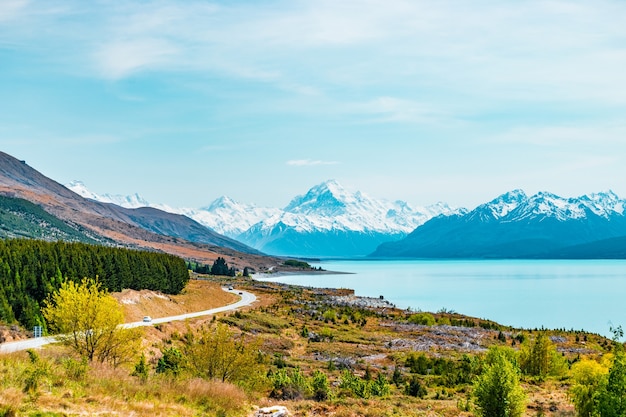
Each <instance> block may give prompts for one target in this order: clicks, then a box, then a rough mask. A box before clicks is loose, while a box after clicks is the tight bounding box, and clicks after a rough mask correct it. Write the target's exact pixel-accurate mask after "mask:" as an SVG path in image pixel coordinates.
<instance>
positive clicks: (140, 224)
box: [0, 152, 275, 268]
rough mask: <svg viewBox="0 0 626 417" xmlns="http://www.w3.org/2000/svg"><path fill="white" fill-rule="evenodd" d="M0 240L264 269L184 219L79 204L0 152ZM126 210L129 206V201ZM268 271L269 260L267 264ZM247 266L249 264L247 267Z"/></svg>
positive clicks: (258, 259)
mask: <svg viewBox="0 0 626 417" xmlns="http://www.w3.org/2000/svg"><path fill="white" fill-rule="evenodd" d="M0 197H1V198H0V222H1V223H0V237H26V238H36V239H44V240H59V239H62V240H70V241H84V242H91V243H103V244H112V245H121V246H126V247H138V248H144V249H151V250H160V251H164V252H168V253H173V254H175V255H179V256H181V257H184V258H186V259H196V260H199V261H206V262H209V261H211V260H212V259H215V258H217V256H218V255H219V256H227V259H228V261H229V264H230V265H232V266H235V267H241V268H243V267H244V266H248V265H251V264H252V263H251V261H252V260H254V261H255V262H254V264H255V265H257V266H258V265H262V264H264V263H265V260H264V259H265V258H266V257H262V256H261V253H260V252H259V251H257V250H255V249H253V248H251V247H249V246H247V245H245V244H243V243H241V242H239V241H237V240H235V239H232V238H229V237H226V236H223V235H221V234H219V233H216V232H214V231H213V230H210V229H208V228H207V227H205V226H203V225H201V224H199V223H198V222H196V221H194V220H192V219H190V218H189V217H186V216H183V215H180V214H174V213H170V212H166V211H163V210H159V209H156V208H152V207H140V208H125V207H121V206H119V205H116V204H112V203H110V202H107V203H103V202H98V201H95V200H94V199H87V198H83V197H82V196H80V195H78V194H77V193H75V192H73V191H71V190H69V189H68V188H66V187H64V186H62V185H61V184H59V183H57V182H55V181H54V180H52V179H50V178H48V177H46V176H44V175H42V174H41V173H39V172H38V171H37V170H35V169H33V168H31V167H30V166H28V165H27V164H26V162H24V161H20V160H18V159H16V158H14V157H12V156H10V155H8V154H6V153H3V152H0ZM127 203H128V204H130V203H131V201H130V200H129V201H128V202H127ZM267 260H268V264H269V265H274V264H275V262H274V260H271V259H269V258H267ZM249 261H250V262H249Z"/></svg>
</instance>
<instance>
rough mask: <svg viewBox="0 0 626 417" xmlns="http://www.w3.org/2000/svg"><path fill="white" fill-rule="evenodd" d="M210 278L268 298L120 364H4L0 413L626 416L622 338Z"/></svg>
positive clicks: (31, 360)
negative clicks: (278, 410)
mask: <svg viewBox="0 0 626 417" xmlns="http://www.w3.org/2000/svg"><path fill="white" fill-rule="evenodd" d="M210 279H212V280H215V281H217V282H219V283H221V284H223V285H225V284H227V283H228V284H235V285H236V286H238V287H243V286H248V287H249V289H250V290H251V291H254V292H255V293H256V294H257V295H260V296H261V298H262V299H263V300H264V301H263V303H262V305H260V306H258V307H257V308H255V309H252V310H248V311H244V312H242V311H238V312H235V313H232V314H229V315H223V316H221V317H219V318H218V317H213V318H208V319H205V320H197V321H193V322H188V323H186V324H180V323H179V324H176V323H173V324H168V325H155V326H151V327H149V328H148V329H147V332H146V334H144V335H143V344H142V345H141V347H137V348H136V349H133V352H134V355H131V356H128V357H127V359H126V360H121V361H118V360H113V361H99V360H98V359H97V355H96V356H92V357H89V355H86V354H85V352H83V351H81V350H80V349H76V348H74V347H72V346H71V344H68V348H63V347H53V348H50V349H46V350H45V351H43V352H41V353H30V354H28V353H21V354H13V355H8V356H4V357H0V374H1V375H3V376H4V378H3V379H2V382H1V383H0V384H1V385H0V415H2V414H3V413H4V415H22V414H23V415H49V416H53V415H59V416H60V415H76V414H95V413H100V414H105V415H107V414H116V413H118V414H133V415H137V416H142V415H151V416H154V415H181V416H186V415H189V416H191V415H216V416H246V415H250V414H251V412H252V405H253V404H256V405H259V406H265V405H269V404H276V403H280V404H284V405H286V406H287V407H288V408H289V409H290V410H291V412H292V413H293V414H294V415H302V416H304V415H335V416H340V417H341V416H346V417H347V416H436V415H438V416H459V415H461V416H470V415H476V416H511V417H514V416H521V415H526V416H540V415H543V416H575V415H579V416H609V415H610V416H613V415H615V416H618V415H619V416H622V415H625V414H626V410H625V409H622V408H621V407H622V405H621V404H623V403H626V402H624V399H625V398H626V376H625V375H626V371H624V370H625V369H626V360H625V359H624V353H623V348H622V345H621V344H620V343H618V342H617V340H619V339H620V338H621V336H622V334H621V333H620V330H619V329H616V333H615V340H614V341H611V340H608V339H606V338H604V337H601V336H598V335H594V334H588V333H585V332H574V331H565V330H552V331H547V330H543V329H532V330H530V329H529V330H522V329H512V328H509V327H505V326H501V325H499V324H497V323H493V322H490V321H487V320H479V319H475V318H470V317H465V316H462V315H459V314H456V313H453V312H450V311H445V310H442V311H440V312H437V313H427V312H419V311H418V312H411V311H404V310H397V309H394V308H388V307H381V306H380V305H378V304H376V303H375V302H374V301H375V300H374V301H371V302H370V304H371V306H366V307H363V306H357V305H356V304H351V303H350V300H351V297H345V293H346V292H342V291H333V290H316V289H303V288H297V287H290V286H285V285H279V284H267V283H257V282H254V281H250V280H245V279H243V278H239V279H237V278H235V279H233V278H230V277H228V278H226V277H224V278H219V277H213V278H210ZM237 280H238V281H237ZM66 289H67V288H66ZM70 289H71V288H70ZM59 294H60V293H59ZM339 295H344V297H339ZM46 311H47V310H46ZM53 321H54V320H52V319H51V322H53ZM65 349H70V350H69V351H68V350H65ZM101 362H102V363H101Z"/></svg>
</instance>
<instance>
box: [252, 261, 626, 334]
mask: <svg viewBox="0 0 626 417" xmlns="http://www.w3.org/2000/svg"><path fill="white" fill-rule="evenodd" d="M315 266H316V267H317V266H321V267H322V268H324V269H326V270H328V271H339V272H351V273H352V274H328V275H319V274H318V275H285V276H279V277H276V278H269V279H265V278H264V279H263V280H271V281H277V282H283V283H287V284H296V285H305V286H312V287H328V288H352V289H354V290H355V293H356V295H360V296H369V297H378V296H381V295H382V296H384V297H385V299H387V300H389V301H390V302H392V303H394V304H395V305H396V306H398V307H401V308H408V307H410V308H411V309H413V310H418V309H420V310H423V311H432V312H436V311H438V310H440V309H442V308H445V309H447V310H454V311H456V312H458V313H462V314H466V315H469V316H473V317H480V318H485V319H490V320H494V321H497V322H498V323H500V324H503V325H509V326H514V327H522V328H540V327H542V326H543V327H546V328H565V329H567V330H569V329H575V330H586V331H589V332H593V333H599V334H603V335H609V334H610V332H609V328H610V327H611V326H618V325H622V326H623V327H626V260H573V261H572V260H460V261H456V260H452V261H450V260H445V261H440V260H436V261H435V260H433V261H431V260H410V261H405V260H402V261H400V260H398V261H370V260H352V261H328V262H321V263H318V264H315Z"/></svg>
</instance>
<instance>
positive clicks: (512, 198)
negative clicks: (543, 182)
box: [479, 189, 528, 219]
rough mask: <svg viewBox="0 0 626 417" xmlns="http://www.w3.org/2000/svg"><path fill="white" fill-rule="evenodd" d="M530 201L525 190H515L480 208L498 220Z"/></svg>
mask: <svg viewBox="0 0 626 417" xmlns="http://www.w3.org/2000/svg"><path fill="white" fill-rule="evenodd" d="M526 201H528V196H527V195H526V193H525V192H524V191H523V190H519V189H518V190H513V191H509V192H507V193H504V194H502V195H500V196H498V197H496V198H495V199H493V200H491V201H490V202H488V203H486V204H483V205H481V206H479V209H481V208H482V211H486V212H488V213H490V214H491V216H493V217H494V218H496V219H499V218H502V217H505V216H506V215H508V214H509V213H510V212H511V211H513V210H515V209H516V208H517V207H519V206H520V205H521V204H523V203H525V202H526Z"/></svg>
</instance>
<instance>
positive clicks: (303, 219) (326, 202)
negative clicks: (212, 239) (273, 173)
mask: <svg viewBox="0 0 626 417" xmlns="http://www.w3.org/2000/svg"><path fill="white" fill-rule="evenodd" d="M452 212H453V209H451V208H450V207H449V206H448V205H447V204H444V203H438V204H436V205H433V206H429V207H426V208H421V207H420V208H412V207H410V206H409V205H408V204H407V203H405V202H402V201H395V202H389V201H385V200H375V199H372V198H370V197H368V196H367V195H365V194H363V193H361V192H358V191H357V192H355V193H351V192H348V191H346V190H345V189H344V188H343V187H342V186H341V185H340V184H339V183H338V182H336V181H334V180H330V181H326V182H324V183H322V184H319V185H316V186H315V187H313V188H311V189H310V190H309V191H308V192H307V193H306V194H304V195H301V196H297V197H295V198H294V199H293V200H292V201H291V202H290V203H289V204H288V205H287V207H285V209H284V211H282V212H281V213H276V214H275V215H273V216H271V217H269V218H267V219H265V220H263V221H261V222H259V223H257V224H255V225H253V226H252V227H251V228H250V229H248V231H246V232H245V233H243V234H242V235H240V236H239V240H241V241H242V242H244V243H246V244H247V245H250V246H252V247H254V248H257V249H259V250H261V251H264V252H267V253H271V254H276V255H298V256H362V255H365V254H367V253H368V252H371V251H372V250H374V248H376V246H378V244H380V243H382V242H385V241H389V240H396V239H400V238H402V237H403V236H406V234H408V233H410V232H411V231H412V230H414V229H415V228H416V227H417V226H419V225H420V224H423V223H424V222H425V221H427V220H428V219H430V218H432V217H434V216H437V215H440V214H450V213H452Z"/></svg>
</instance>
